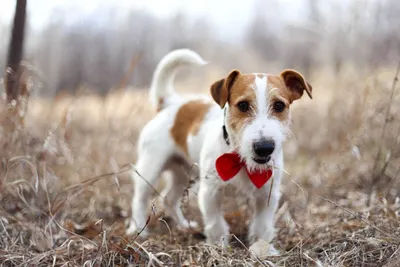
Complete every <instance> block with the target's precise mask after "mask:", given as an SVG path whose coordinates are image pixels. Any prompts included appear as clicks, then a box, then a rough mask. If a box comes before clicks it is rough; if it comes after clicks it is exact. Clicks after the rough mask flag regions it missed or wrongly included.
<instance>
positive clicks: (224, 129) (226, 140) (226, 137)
mask: <svg viewBox="0 0 400 267" xmlns="http://www.w3.org/2000/svg"><path fill="white" fill-rule="evenodd" d="M225 116H226V106H225V107H224V124H223V125H222V134H223V135H224V140H225V143H226V144H227V145H228V146H229V145H230V143H231V142H230V141H229V135H228V132H227V131H226V127H225Z"/></svg>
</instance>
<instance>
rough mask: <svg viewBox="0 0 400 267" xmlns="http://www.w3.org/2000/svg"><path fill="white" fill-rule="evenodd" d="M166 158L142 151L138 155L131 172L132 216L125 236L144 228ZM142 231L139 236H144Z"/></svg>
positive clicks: (144, 231) (145, 233) (144, 233)
mask: <svg viewBox="0 0 400 267" xmlns="http://www.w3.org/2000/svg"><path fill="white" fill-rule="evenodd" d="M166 158H167V157H166V156H164V155H160V153H159V154H158V155H157V154H155V153H151V152H150V151H149V150H147V151H146V150H144V151H142V153H140V156H139V160H138V161H137V163H136V170H133V171H132V174H131V176H132V179H133V181H134V194H133V199H132V215H131V217H132V218H131V222H130V226H129V228H128V230H127V234H128V235H131V234H134V233H137V232H139V231H141V230H142V229H143V228H144V227H145V226H146V221H147V218H148V215H149V210H148V208H149V207H148V206H149V200H150V197H151V194H152V193H153V190H154V187H155V185H156V182H157V179H158V178H159V176H160V174H161V172H162V171H163V168H164V165H165V161H166ZM146 235H147V231H146V229H144V230H143V231H142V232H141V236H146Z"/></svg>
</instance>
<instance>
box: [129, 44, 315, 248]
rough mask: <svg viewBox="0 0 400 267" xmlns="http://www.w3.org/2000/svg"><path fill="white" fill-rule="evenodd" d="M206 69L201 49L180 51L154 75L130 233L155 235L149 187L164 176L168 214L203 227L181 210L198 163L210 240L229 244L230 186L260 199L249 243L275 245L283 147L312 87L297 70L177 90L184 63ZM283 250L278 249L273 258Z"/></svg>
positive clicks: (201, 202)
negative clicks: (189, 92)
mask: <svg viewBox="0 0 400 267" xmlns="http://www.w3.org/2000/svg"><path fill="white" fill-rule="evenodd" d="M205 64H207V62H206V61H205V60H204V59H202V58H201V57H200V56H199V55H198V54H197V53H196V52H194V51H191V50H189V49H178V50H175V51H172V52H170V53H169V54H167V55H166V56H164V58H163V59H162V60H161V61H160V62H159V64H158V66H157V68H156V70H155V72H154V75H153V80H152V85H151V88H150V100H151V103H152V104H153V105H154V106H155V108H156V109H157V111H158V113H157V115H156V116H155V117H154V118H153V119H152V120H151V121H150V122H148V124H147V125H146V126H145V127H144V128H143V130H142V132H141V133H140V136H139V140H138V160H137V163H136V166H135V168H136V169H135V170H134V171H133V172H132V179H133V182H134V185H135V186H134V195H133V200H132V218H131V222H130V226H129V228H128V230H127V232H128V234H133V233H138V232H139V231H141V235H145V236H146V235H147V234H149V233H148V232H147V229H144V230H143V228H144V227H145V225H146V220H147V218H148V213H149V212H148V205H149V199H150V195H151V193H152V190H153V189H152V187H151V186H149V184H151V185H152V186H154V185H155V184H156V182H157V180H158V178H159V177H160V175H161V174H162V173H163V172H165V171H169V172H170V174H171V175H170V177H169V178H170V179H169V184H168V185H167V186H166V188H165V189H164V191H163V192H162V193H161V195H162V196H165V201H166V203H165V210H166V212H167V214H172V217H173V218H175V220H176V222H177V224H178V226H179V227H182V228H188V227H197V226H198V223H197V222H195V221H189V220H187V219H186V218H185V216H184V215H183V213H182V211H181V207H180V202H181V198H182V196H183V193H184V191H185V189H186V188H187V186H188V182H189V177H188V172H187V169H188V168H190V166H192V164H193V162H194V163H198V167H199V175H200V179H199V189H198V190H199V191H198V205H199V208H200V211H201V215H202V219H203V225H204V234H205V236H206V242H208V243H211V244H217V243H220V244H222V245H223V246H224V247H226V246H228V236H229V226H228V224H227V222H226V221H225V219H224V216H223V213H222V210H221V202H222V193H221V189H222V188H223V187H224V186H226V185H228V184H231V185H233V186H235V187H236V188H237V189H239V190H241V191H242V192H243V193H245V194H246V195H247V196H248V197H249V198H250V199H252V200H253V202H254V215H253V218H252V220H251V223H250V226H249V236H248V239H249V242H250V244H255V243H256V242H259V241H262V242H266V243H267V244H270V243H271V242H272V240H273V238H274V236H275V228H274V214H275V212H276V209H277V207H278V202H279V199H280V196H281V193H280V184H281V178H282V170H283V167H284V162H283V152H282V146H283V144H284V141H285V140H286V139H287V136H288V135H289V133H290V124H291V115H290V105H291V104H292V103H293V102H294V101H295V100H298V99H300V98H301V97H302V95H303V93H304V92H306V93H307V94H308V96H309V97H310V98H312V87H311V85H310V84H309V83H308V82H307V81H306V80H305V78H304V77H303V75H302V74H300V73H299V72H297V71H295V70H292V69H286V70H283V71H282V72H281V73H280V74H278V75H272V74H267V73H250V74H244V73H241V72H240V71H239V70H237V69H234V70H232V71H231V72H230V73H229V74H228V75H227V76H226V77H225V78H222V79H220V80H218V81H215V82H214V83H213V84H212V85H211V87H210V96H198V97H197V96H196V95H194V96H191V97H188V98H186V97H184V96H182V95H180V94H178V93H177V92H176V91H175V90H174V86H173V81H174V77H175V74H176V72H177V70H178V69H179V67H180V66H184V65H186V66H187V65H199V66H201V65H205ZM271 187H272V188H271ZM142 230H143V231H142ZM277 253H278V251H277V250H276V249H275V248H274V246H273V245H272V244H271V245H270V246H269V248H268V254H269V255H276V254H277Z"/></svg>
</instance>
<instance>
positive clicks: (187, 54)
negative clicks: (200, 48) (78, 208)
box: [150, 49, 207, 111]
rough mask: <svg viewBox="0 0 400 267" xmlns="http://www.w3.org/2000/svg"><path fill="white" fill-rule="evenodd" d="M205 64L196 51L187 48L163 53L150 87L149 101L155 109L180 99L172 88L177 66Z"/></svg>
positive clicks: (160, 108) (158, 109)
mask: <svg viewBox="0 0 400 267" xmlns="http://www.w3.org/2000/svg"><path fill="white" fill-rule="evenodd" d="M205 64H207V62H206V61H204V59H202V58H201V57H200V56H199V55H198V54H197V53H196V52H194V51H192V50H189V49H178V50H174V51H172V52H170V53H168V54H167V55H165V56H164V57H163V58H162V59H161V61H160V62H159V63H158V65H157V68H156V70H155V71H154V75H153V80H152V83H151V88H150V101H151V103H152V104H153V106H155V107H156V109H157V111H160V110H162V109H163V108H165V107H166V106H168V105H170V104H172V103H176V102H178V101H179V102H180V101H182V98H181V97H180V96H179V95H178V94H177V93H176V92H175V90H174V86H173V83H174V78H175V74H176V73H177V70H178V69H179V67H181V66H184V65H205Z"/></svg>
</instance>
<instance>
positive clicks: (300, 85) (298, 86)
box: [280, 69, 312, 101]
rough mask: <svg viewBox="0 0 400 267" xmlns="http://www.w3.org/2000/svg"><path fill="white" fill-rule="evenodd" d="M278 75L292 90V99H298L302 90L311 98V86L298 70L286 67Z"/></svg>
mask: <svg viewBox="0 0 400 267" xmlns="http://www.w3.org/2000/svg"><path fill="white" fill-rule="evenodd" d="M280 76H281V77H282V79H283V80H284V81H285V84H286V86H287V88H289V90H290V91H291V92H292V94H293V99H292V100H293V101H294V100H296V99H299V98H300V97H301V96H302V95H303V92H304V90H305V91H306V92H307V94H308V96H309V97H310V98H311V99H312V87H311V85H310V84H309V83H308V82H307V81H306V79H305V78H304V77H303V75H301V74H300V73H299V72H297V71H295V70H291V69H286V70H284V71H282V72H281V74H280Z"/></svg>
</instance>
